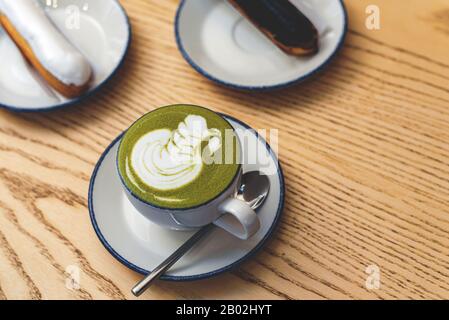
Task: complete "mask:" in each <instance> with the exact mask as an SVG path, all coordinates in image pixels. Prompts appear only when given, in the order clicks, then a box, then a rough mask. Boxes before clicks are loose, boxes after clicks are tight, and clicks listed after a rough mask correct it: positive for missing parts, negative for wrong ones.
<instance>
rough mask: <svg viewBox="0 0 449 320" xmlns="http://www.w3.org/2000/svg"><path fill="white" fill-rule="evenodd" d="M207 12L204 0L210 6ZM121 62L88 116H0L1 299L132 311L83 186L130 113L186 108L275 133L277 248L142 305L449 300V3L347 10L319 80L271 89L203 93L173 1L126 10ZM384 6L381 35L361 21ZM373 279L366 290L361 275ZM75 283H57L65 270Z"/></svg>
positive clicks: (163, 287)
mask: <svg viewBox="0 0 449 320" xmlns="http://www.w3.org/2000/svg"><path fill="white" fill-rule="evenodd" d="M204 1H205V0H204ZM121 2H122V3H123V5H124V7H125V8H126V10H127V11H128V13H129V15H130V18H131V22H132V25H133V29H134V30H133V31H134V39H133V43H132V46H131V49H130V52H129V56H128V58H127V61H126V63H125V64H124V66H123V68H122V69H121V71H120V73H119V74H118V76H117V77H115V79H114V80H113V81H112V83H110V85H108V86H107V88H105V89H104V90H102V91H101V92H100V93H99V94H97V95H95V96H93V97H91V98H89V100H87V101H85V102H83V103H82V104H81V105H77V106H74V107H70V108H66V109H64V110H59V111H53V112H48V113H42V114H18V113H12V112H8V111H6V110H0V195H1V197H0V298H1V299H60V298H62V299H133V297H132V295H131V293H130V288H131V287H132V285H133V284H134V283H135V282H136V281H137V280H138V279H139V278H140V276H139V275H138V274H136V273H134V272H132V271H130V270H128V269H127V268H126V267H124V266H123V265H121V264H120V263H119V262H117V261H116V260H115V259H114V258H113V257H112V256H110V255H109V253H108V252H107V251H106V250H105V249H104V248H103V246H102V245H101V243H100V241H99V240H98V239H97V237H96V235H95V232H94V231H93V229H92V227H91V223H90V220H89V214H88V209H87V189H88V184H89V179H90V175H91V172H92V170H93V168H94V165H95V163H96V161H97V160H98V158H99V156H100V154H101V153H102V152H103V150H104V148H105V147H106V146H107V145H108V144H109V143H110V142H111V140H112V139H113V138H115V137H116V136H117V135H118V134H119V133H120V132H122V131H123V130H124V129H126V128H127V127H128V126H129V125H130V124H131V123H132V122H133V121H134V120H135V119H136V118H137V117H139V116H140V115H142V114H143V113H146V112H148V111H150V110H153V109H154V108H156V107H158V106H162V105H167V104H173V103H193V104H199V105H204V106H209V107H211V108H212V109H214V110H217V111H220V112H224V113H227V114H230V115H232V116H234V117H237V118H239V119H241V120H243V121H245V122H246V123H248V124H250V125H251V126H253V127H255V128H277V129H279V130H280V136H279V141H280V146H279V157H280V160H281V162H282V165H283V168H284V171H285V178H286V187H287V198H286V207H285V212H284V218H283V220H282V221H281V225H280V228H279V230H278V231H277V233H276V234H275V236H274V238H273V240H272V241H271V242H270V243H269V244H268V245H267V246H266V247H265V248H264V249H263V250H262V251H261V252H260V254H258V255H257V256H255V257H254V258H253V259H251V260H250V261H249V262H247V263H245V264H243V265H242V266H241V267H240V268H239V269H237V270H236V271H233V272H231V273H227V274H224V275H221V276H219V277H216V278H214V279H210V280H204V281H198V282H190V283H171V282H159V283H158V284H157V285H156V286H154V288H153V289H152V290H150V291H149V292H147V293H146V294H145V295H144V296H143V297H142V298H143V299H167V298H171V299H184V298H194V299H203V298H209V299H220V298H237V299H240V298H242V299H271V298H274V299H354V298H356V299H398V298H401V299H409V298H416V299H424V298H436V299H442V298H445V299H448V298H449V128H448V123H449V24H448V19H449V3H448V1H447V0H427V1H422V0H407V1H405V0H401V1H391V0H347V1H345V3H346V6H347V9H348V12H349V17H350V24H349V33H348V37H347V41H346V45H345V47H344V49H343V50H342V52H341V54H340V55H339V56H338V57H337V58H336V59H335V60H334V62H333V63H332V64H331V65H330V66H329V68H327V69H326V70H325V71H324V72H322V73H321V74H320V75H319V76H317V77H316V78H314V79H312V80H311V81H308V82H306V83H303V84H301V85H298V86H295V87H292V88H289V89H285V90H281V91H277V92H271V93H246V92H237V91H234V90H230V89H226V88H223V87H220V86H217V85H216V84H214V83H211V82H209V81H208V80H206V79H204V78H203V77H201V76H200V75H198V74H197V73H196V72H195V71H194V70H192V69H191V68H190V67H189V66H188V65H187V63H186V62H185V61H184V60H183V58H182V57H181V55H180V53H179V52H178V50H177V47H176V44H175V41H174V34H173V20H174V15H175V11H176V8H177V5H178V1H177V0H123V1H121ZM370 4H376V5H378V6H379V7H380V9H381V29H380V30H368V29H367V28H366V27H365V19H366V16H367V15H366V13H365V9H366V7H367V6H368V5H370ZM370 265H376V266H378V267H379V270H380V275H381V276H380V288H378V289H369V287H366V285H365V282H366V280H367V277H368V276H369V275H368V274H367V273H366V268H367V267H368V266H370ZM68 266H77V267H79V268H80V270H81V274H80V276H81V287H80V289H79V290H69V289H67V287H66V280H67V278H68V277H67V276H68V274H67V267H68Z"/></svg>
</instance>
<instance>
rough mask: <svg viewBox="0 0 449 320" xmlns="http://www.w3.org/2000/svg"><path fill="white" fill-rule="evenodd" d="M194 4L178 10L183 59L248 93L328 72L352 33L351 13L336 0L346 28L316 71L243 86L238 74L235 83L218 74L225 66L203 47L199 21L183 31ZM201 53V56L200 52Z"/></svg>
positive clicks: (178, 40)
mask: <svg viewBox="0 0 449 320" xmlns="http://www.w3.org/2000/svg"><path fill="white" fill-rule="evenodd" d="M191 1H192V0H182V1H181V3H180V5H179V7H178V10H177V12H176V17H175V38H176V43H177V46H178V49H179V51H180V52H181V54H182V56H183V58H184V59H185V60H186V61H187V62H188V63H189V65H190V66H191V67H192V68H193V69H194V70H196V71H197V72H198V73H199V74H201V75H202V76H204V77H206V78H207V79H209V80H211V81H213V82H216V83H218V84H220V85H223V86H225V87H229V88H232V89H238V90H246V91H268V90H276V89H282V88H286V87H289V86H291V85H294V84H297V83H301V82H303V81H305V80H307V79H309V78H311V77H312V76H314V75H315V74H317V73H318V72H320V71H322V70H323V69H325V68H326V67H327V66H328V65H329V64H330V63H331V62H332V60H333V59H334V58H335V56H336V55H337V53H338V52H339V51H340V49H341V48H342V47H343V44H344V40H345V38H346V34H347V30H348V14H347V10H346V7H345V5H344V3H343V0H332V1H335V5H338V6H339V10H340V12H341V16H340V17H339V19H341V21H342V26H340V27H341V31H340V32H341V34H339V37H338V39H335V40H332V41H333V42H335V47H334V49H333V50H332V51H331V52H328V53H326V56H325V57H324V58H323V59H322V61H320V62H319V64H318V65H317V66H316V67H314V68H313V69H312V70H308V71H307V72H300V71H298V72H297V74H296V77H294V78H292V79H289V80H286V81H281V80H279V81H277V83H271V84H264V83H261V84H251V85H249V84H243V83H239V82H238V81H240V79H239V77H238V75H233V76H232V80H229V79H226V77H225V76H224V75H223V74H222V75H221V76H220V75H218V71H217V70H218V69H220V68H221V67H223V66H215V65H214V64H219V63H217V62H216V61H215V62H211V61H212V60H214V59H212V58H211V57H210V56H207V55H208V54H210V53H211V52H212V50H211V49H210V48H209V49H208V50H206V49H202V48H201V47H202V46H204V45H202V44H201V37H203V38H204V37H205V36H204V34H203V32H201V31H202V29H201V26H198V25H199V24H200V23H198V22H195V23H193V22H192V23H187V22H186V23H185V25H186V26H194V27H192V28H197V29H198V30H197V29H193V30H190V31H189V32H187V31H186V32H182V31H183V30H182V27H181V25H183V24H182V22H181V21H182V14H183V13H184V11H186V10H185V7H186V4H187V3H188V2H191ZM205 1H217V2H218V1H221V0H205ZM313 1H315V0H311V1H308V2H309V3H313ZM326 1H327V0H326ZM315 6H316V7H320V4H319V3H318V4H316V5H315ZM315 9H317V8H315ZM189 10H194V9H189ZM316 11H317V13H318V10H316ZM328 11H329V10H328ZM204 14H207V13H205V12H201V13H198V15H199V17H197V19H195V20H201V19H202V18H203V17H202V16H201V15H204ZM339 14H340V13H339ZM186 19H187V18H186ZM223 19H224V21H227V20H229V19H230V18H229V17H225V18H223ZM187 20H188V21H191V20H192V17H189V18H188V19H187ZM209 20H213V19H209ZM214 20H215V19H214ZM217 23H221V22H217ZM195 26H196V27H195ZM208 26H209V25H208ZM204 28H205V27H204ZM230 28H231V29H232V28H234V29H235V26H232V27H230ZM253 32H254V30H253ZM256 32H259V31H256ZM183 34H184V36H183ZM187 34H189V36H185V35H187ZM191 34H195V35H196V36H190V35H191ZM208 40H210V39H208ZM204 41H205V40H204ZM273 47H274V45H273ZM199 52H201V53H199ZM216 55H217V56H216V57H214V58H217V57H218V54H216ZM223 58H224V57H223ZM312 58H313V57H312ZM282 59H284V58H282ZM299 59H302V60H301V61H303V62H304V64H307V63H308V60H307V59H308V58H299ZM320 59H321V58H320ZM205 61H207V62H205ZM232 63H235V59H234V61H232ZM212 66H213V67H214V68H213V69H215V70H212ZM209 67H210V68H211V69H210V68H209ZM227 77H228V78H231V77H230V76H227ZM254 77H259V78H263V77H264V76H263V75H261V76H256V75H255V76H254ZM265 77H270V76H269V75H266V76H265ZM237 79H238V80H237ZM262 82H263V81H262Z"/></svg>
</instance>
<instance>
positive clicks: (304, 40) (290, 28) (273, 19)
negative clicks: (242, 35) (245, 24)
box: [228, 0, 318, 56]
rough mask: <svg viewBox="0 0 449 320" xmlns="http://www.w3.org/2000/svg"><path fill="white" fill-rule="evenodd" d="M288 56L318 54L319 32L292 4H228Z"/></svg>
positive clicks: (243, 0) (242, 0) (264, 0)
mask: <svg viewBox="0 0 449 320" xmlns="http://www.w3.org/2000/svg"><path fill="white" fill-rule="evenodd" d="M228 1H229V2H230V3H231V4H232V5H233V6H234V7H235V8H236V9H237V10H238V11H239V12H240V13H241V14H243V15H244V16H245V17H247V18H248V19H249V20H250V21H251V22H252V23H253V24H254V25H255V26H256V27H257V28H258V29H259V30H260V31H262V32H263V33H264V34H265V35H266V36H267V37H268V38H270V40H271V41H272V42H273V43H274V44H275V45H277V46H278V47H279V48H280V49H282V50H283V51H284V52H285V53H287V54H290V55H296V56H304V55H312V54H315V53H317V52H318V31H317V29H316V28H315V26H314V25H313V23H312V22H311V21H310V20H309V19H308V18H307V17H306V16H305V15H304V14H303V13H302V12H301V11H300V10H299V9H298V8H297V7H296V6H295V5H293V4H292V3H291V2H290V1H289V0H228Z"/></svg>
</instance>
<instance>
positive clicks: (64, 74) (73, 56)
mask: <svg viewBox="0 0 449 320" xmlns="http://www.w3.org/2000/svg"><path fill="white" fill-rule="evenodd" d="M0 23H1V25H2V26H3V28H4V29H5V30H6V32H7V33H8V34H9V36H10V37H11V38H12V40H13V41H14V42H15V43H16V45H17V46H18V48H19V49H20V51H21V52H22V54H23V55H24V56H25V57H26V58H27V60H28V61H29V62H30V64H31V65H32V66H33V67H34V68H35V69H36V70H37V71H38V72H39V74H40V75H41V76H42V77H43V78H44V79H45V80H46V82H47V83H48V84H49V85H50V86H51V87H52V88H54V89H55V90H56V91H58V92H59V93H61V94H62V95H63V96H65V97H67V98H75V97H77V96H79V95H81V94H82V93H84V92H85V91H86V90H88V88H89V81H90V78H91V76H92V69H91V67H90V65H89V62H88V61H87V59H86V58H85V57H84V56H83V55H82V54H81V52H79V50H78V49H76V48H75V47H74V46H73V45H72V44H71V43H69V41H68V40H67V39H66V38H65V36H64V35H63V34H62V33H61V32H60V31H59V30H58V29H57V28H56V26H55V25H54V24H53V23H52V21H51V20H50V19H49V18H48V17H47V15H46V13H45V11H44V9H43V8H42V7H41V5H40V3H39V2H38V1H37V0H0Z"/></svg>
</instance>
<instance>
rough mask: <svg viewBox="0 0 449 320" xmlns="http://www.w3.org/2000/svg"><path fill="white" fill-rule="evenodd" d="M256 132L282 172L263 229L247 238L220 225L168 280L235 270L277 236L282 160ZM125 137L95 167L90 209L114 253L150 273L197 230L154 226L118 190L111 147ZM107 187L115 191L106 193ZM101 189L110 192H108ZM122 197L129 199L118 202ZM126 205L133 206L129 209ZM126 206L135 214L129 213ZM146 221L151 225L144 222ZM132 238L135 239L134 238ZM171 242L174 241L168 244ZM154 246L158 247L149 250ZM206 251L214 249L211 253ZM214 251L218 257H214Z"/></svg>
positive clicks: (263, 213) (278, 172)
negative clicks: (221, 227)
mask: <svg viewBox="0 0 449 320" xmlns="http://www.w3.org/2000/svg"><path fill="white" fill-rule="evenodd" d="M223 116H224V117H225V118H226V119H227V120H228V121H230V122H231V124H232V125H233V126H234V127H235V128H242V129H251V128H250V127H249V126H248V125H246V124H245V123H243V122H241V121H239V120H237V119H235V118H233V117H230V116H227V115H223ZM252 132H253V135H254V137H255V141H256V143H257V146H256V148H258V146H259V145H260V143H262V144H263V145H264V146H265V148H264V150H265V151H267V152H268V155H269V158H270V160H269V161H270V165H273V167H274V168H275V170H276V174H273V175H271V176H270V181H272V182H274V183H272V187H273V185H276V188H274V189H275V190H274V191H270V194H269V196H268V199H267V201H266V203H265V204H264V205H263V206H262V207H261V208H260V209H259V210H258V215H259V217H260V218H261V221H262V227H261V230H259V232H258V233H257V234H256V235H255V236H254V237H253V238H251V239H250V240H247V241H242V240H238V239H236V238H234V237H232V236H231V235H229V234H228V233H226V232H225V231H223V230H221V229H218V228H216V229H215V230H213V232H212V234H210V235H209V236H208V239H205V241H202V242H201V243H200V244H199V245H198V247H199V248H194V249H192V250H191V251H190V252H189V253H188V254H187V255H186V256H191V257H183V258H182V259H181V260H180V261H179V262H178V263H177V264H176V265H175V266H174V267H173V268H172V269H171V271H170V272H169V273H168V274H166V275H164V276H162V278H161V279H162V280H169V281H191V280H200V279H206V278H210V277H213V276H216V275H218V274H221V273H223V272H227V271H230V270H231V269H233V268H235V267H237V266H238V265H240V264H241V263H242V262H244V261H246V260H248V259H250V258H251V257H252V256H253V255H255V254H256V253H257V252H258V251H259V250H260V249H261V248H262V247H263V246H264V245H265V244H266V242H267V241H268V240H269V238H270V237H271V236H272V235H273V233H274V231H275V230H276V227H277V226H278V224H279V221H280V218H281V216H282V211H283V208H284V199H285V186H284V176H283V173H282V169H281V166H280V164H279V161H278V160H277V157H276V155H275V154H274V152H273V150H272V149H271V147H270V146H269V145H268V144H267V143H266V142H265V140H264V139H263V138H262V137H261V136H259V135H258V134H257V132H256V131H252ZM122 135H123V133H122V134H121V135H119V136H118V137H117V138H116V139H115V140H114V141H113V142H112V143H111V144H110V145H109V146H108V147H107V148H106V150H105V151H104V153H103V154H102V156H101V157H100V159H99V161H98V163H97V165H96V166H95V169H94V171H93V174H92V177H91V180H90V186H89V195H88V202H89V213H90V218H91V222H92V225H93V228H94V230H95V233H96V234H97V236H98V238H99V239H100V241H101V243H102V244H103V246H104V247H105V248H106V249H107V250H108V251H109V253H110V254H111V255H112V256H113V257H114V258H116V259H117V260H118V261H119V262H121V263H122V264H123V265H125V266H126V267H128V268H130V269H132V270H134V271H136V272H138V273H141V274H148V273H149V272H150V271H151V269H152V268H149V267H144V266H143V265H144V264H147V265H150V264H151V265H152V266H153V267H155V266H156V265H158V264H159V263H160V262H162V260H163V259H164V258H166V257H168V256H169V255H170V254H171V253H172V252H173V251H174V249H176V248H177V247H178V246H179V245H180V244H182V243H183V242H184V241H185V240H186V239H187V238H188V237H189V236H190V235H191V234H192V233H191V232H190V231H189V232H183V231H172V230H167V229H163V228H161V227H158V226H156V225H153V224H152V223H151V222H147V221H146V220H145V221H144V220H141V219H144V218H143V217H141V216H140V215H139V214H138V213H137V211H135V213H134V211H133V210H135V209H134V208H132V209H129V207H130V206H131V207H132V205H131V204H130V203H129V202H128V200H127V199H126V196H125V194H124V191H123V190H122V189H120V190H115V189H116V188H122V186H121V184H120V182H119V177H118V174H117V172H116V170H115V163H114V162H115V154H111V151H112V152H114V151H116V150H117V145H118V143H119V141H120V139H121V137H122ZM251 148H252V147H251ZM244 166H245V164H244ZM256 166H257V164H256ZM261 168H262V167H261ZM247 169H250V170H256V169H257V168H254V167H251V168H249V167H248V168H247ZM111 171H112V172H111ZM245 171H248V170H245ZM99 176H101V177H99ZM102 179H106V180H107V179H109V180H107V181H104V182H101V181H100V180H102ZM96 184H99V185H100V187H98V188H100V190H98V188H96ZM101 186H104V188H105V189H106V188H108V189H110V190H105V191H102V190H103V189H101ZM113 189H114V190H113ZM272 189H273V188H272ZM97 193H98V194H97ZM101 193H105V194H104V195H102V194H101ZM106 193H110V194H106ZM96 198H97V199H100V200H101V201H100V200H97V199H96ZM118 198H121V199H126V200H117V199H118ZM102 201H111V202H114V201H115V202H114V203H113V204H105V203H104V202H102ZM107 206H111V208H114V209H115V211H116V212H113V211H114V210H113V211H110V210H109V209H108V208H107ZM125 207H126V208H128V209H123V208H125ZM126 210H128V212H131V213H126V212H125V211H126ZM122 211H123V212H122ZM128 215H132V217H131V218H129V217H128ZM134 215H136V216H134ZM111 217H114V218H111ZM133 219H137V220H135V221H137V227H136V225H134V224H133V223H130V221H134V220H133ZM264 221H265V225H264ZM145 223H146V226H142V225H143V224H145ZM128 237H129V238H133V239H128ZM146 237H149V238H150V240H148V239H146ZM134 238H135V239H134ZM206 240H207V241H206ZM125 242H129V243H130V244H132V247H130V246H128V244H124V243H125ZM166 243H169V244H167V245H166ZM163 245H166V246H167V248H163V249H161V248H160V247H159V246H163ZM151 246H153V247H154V248H149V247H151ZM153 249H154V250H153ZM149 250H153V251H154V252H153V251H152V252H151V254H150V253H148V255H147V256H146V257H142V255H145V253H146V252H150V251H149ZM217 250H219V251H217ZM205 252H208V253H206V255H205V254H204V253H205ZM209 253H210V255H211V256H212V257H211V256H209ZM228 253H229V254H230V258H229V259H228V257H224V256H225V255H226V254H228ZM184 258H186V261H183V259H184ZM151 259H154V261H149V260H151ZM138 260H139V261H138Z"/></svg>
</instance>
